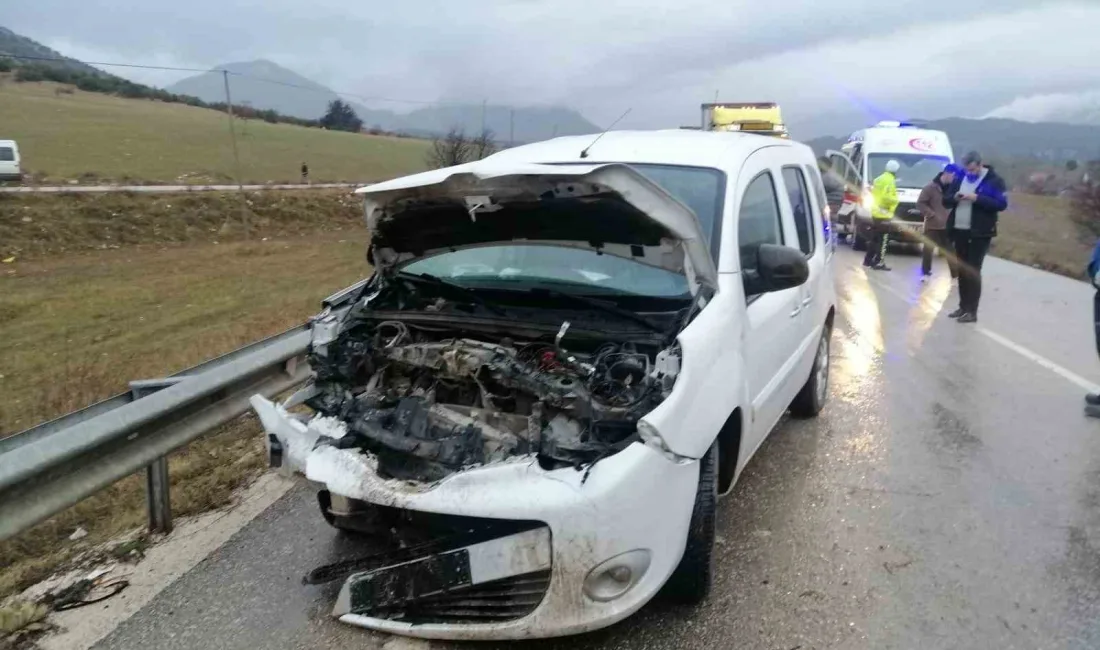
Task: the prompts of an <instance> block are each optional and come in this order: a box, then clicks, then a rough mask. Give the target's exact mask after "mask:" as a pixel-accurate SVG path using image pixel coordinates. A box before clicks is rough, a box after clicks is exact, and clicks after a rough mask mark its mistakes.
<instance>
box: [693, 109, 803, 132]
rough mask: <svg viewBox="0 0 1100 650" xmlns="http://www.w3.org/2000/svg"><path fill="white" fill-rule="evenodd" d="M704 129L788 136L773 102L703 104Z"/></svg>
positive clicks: (785, 126) (781, 117)
mask: <svg viewBox="0 0 1100 650" xmlns="http://www.w3.org/2000/svg"><path fill="white" fill-rule="evenodd" d="M702 108H703V127H702V128H703V130H704V131H742V132H745V133H756V134H759V135H772V136H776V137H779V138H790V137H791V136H790V134H788V133H787V125H786V124H784V123H783V116H782V114H781V112H780V110H779V104H776V103H775V102H756V103H746V102H737V103H728V102H727V103H718V104H703V107H702Z"/></svg>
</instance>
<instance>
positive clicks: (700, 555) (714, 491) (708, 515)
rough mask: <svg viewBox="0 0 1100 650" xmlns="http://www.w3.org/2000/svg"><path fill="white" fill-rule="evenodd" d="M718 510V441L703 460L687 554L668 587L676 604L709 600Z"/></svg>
mask: <svg viewBox="0 0 1100 650" xmlns="http://www.w3.org/2000/svg"><path fill="white" fill-rule="evenodd" d="M717 510H718V441H715V442H714V444H712V445H711V446H710V449H709V450H708V451H707V453H706V455H705V456H703V459H702V460H701V461H699V487H698V488H697V489H696V490H695V505H694V507H693V508H692V510H691V525H690V526H689V527H688V536H687V546H686V547H685V548H684V557H683V558H682V559H681V560H680V564H679V565H678V566H677V567H676V570H675V571H673V573H672V576H670V577H669V579H668V582H666V583H665V586H664V596H665V597H666V598H667V599H668V600H670V601H672V602H675V603H680V604H683V605H696V604H698V603H701V602H703V601H704V600H706V597H707V596H708V595H709V594H710V588H711V585H712V584H713V582H714V538H715V526H716V517H717Z"/></svg>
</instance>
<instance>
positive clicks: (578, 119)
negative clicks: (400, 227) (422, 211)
mask: <svg viewBox="0 0 1100 650" xmlns="http://www.w3.org/2000/svg"><path fill="white" fill-rule="evenodd" d="M217 69H225V70H229V71H230V72H232V73H235V74H233V75H232V76H231V77H230V88H231V92H232V95H233V102H234V103H235V104H240V103H248V104H249V105H251V106H252V107H253V108H257V109H273V110H276V111H279V112H280V113H284V114H286V115H294V116H295V117H301V118H305V119H318V118H320V117H321V116H322V115H323V114H324V112H325V108H326V107H327V106H328V103H329V102H330V101H332V100H334V99H337V97H338V95H337V94H336V93H335V92H334V91H332V90H331V89H329V88H326V87H325V86H322V85H321V84H318V83H316V82H314V81H311V80H309V79H307V78H305V77H303V76H301V75H299V74H298V73H296V72H294V71H292V70H288V69H287V68H284V67H282V66H280V65H278V64H277V63H273V62H271V61H265V60H258V61H248V62H242V63H229V64H225V65H222V66H217ZM166 90H168V91H169V92H173V93H178V94H181V95H192V96H195V97H198V98H199V99H202V100H204V101H207V102H220V101H225V87H224V81H223V79H222V75H221V74H220V73H218V72H207V73H203V74H200V75H198V76H195V77H189V78H187V79H184V80H182V81H180V82H177V83H175V84H173V85H171V86H169V87H168V88H167V89H166ZM351 105H352V108H354V109H355V112H356V114H357V115H359V117H360V119H362V120H363V123H364V124H366V125H367V126H376V127H379V128H381V129H385V130H387V131H398V132H403V133H409V134H411V135H434V134H439V133H445V132H446V131H448V130H450V128H451V127H455V126H457V127H459V128H462V129H464V130H465V131H466V132H468V133H473V132H478V131H480V130H481V125H482V110H483V107H482V105H481V104H454V105H442V106H430V107H425V108H421V109H418V110H415V111H412V112H411V113H406V114H402V113H396V112H393V111H387V110H377V109H371V108H366V107H364V106H363V105H361V104H357V103H355V102H351ZM484 124H485V126H486V127H487V128H489V129H491V130H492V131H493V132H494V133H495V134H496V136H497V138H498V139H499V140H501V141H507V140H508V139H509V134H510V133H512V132H514V140H515V141H516V142H531V141H535V140H542V139H545V138H549V137H551V136H553V135H555V134H556V135H580V134H585V133H595V132H598V131H600V129H599V128H598V127H596V125H594V124H592V123H591V122H589V121H588V120H586V119H585V118H584V117H583V116H581V115H580V113H577V112H576V111H574V110H572V109H569V108H562V107H515V108H513V107H508V106H497V105H493V106H486V107H484Z"/></svg>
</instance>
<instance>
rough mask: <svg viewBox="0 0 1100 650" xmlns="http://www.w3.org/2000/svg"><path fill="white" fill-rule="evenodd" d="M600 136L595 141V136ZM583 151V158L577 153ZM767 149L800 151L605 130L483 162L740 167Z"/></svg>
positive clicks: (723, 137)
mask: <svg viewBox="0 0 1100 650" xmlns="http://www.w3.org/2000/svg"><path fill="white" fill-rule="evenodd" d="M597 137H599V140H598V141H597V140H596V138H597ZM586 147H589V149H588V157H586V158H581V156H580V154H581V151H583V150H584V149H585V148H586ZM766 147H788V148H792V149H797V148H803V149H805V153H806V154H807V155H809V156H810V157H811V158H812V157H813V152H812V151H811V150H810V149H809V147H807V146H806V145H804V144H801V143H798V142H794V141H791V140H785V139H781V138H776V137H773V136H766V135H751V134H747V133H736V132H721V131H695V130H688V129H668V130H662V131H608V132H607V133H605V134H604V135H603V136H602V137H600V136H599V134H598V133H593V134H591V135H582V136H568V137H561V138H554V139H552V140H546V141H544V142H537V143H535V144H527V145H521V146H518V147H513V148H511V149H505V150H504V151H501V152H499V153H496V154H494V155H492V156H490V157H489V158H487V159H486V160H491V161H500V162H530V163H543V164H561V163H570V164H581V165H585V164H599V163H607V162H618V163H639V164H645V163H649V164H664V165H685V166H696V167H715V168H719V169H722V168H726V169H731V168H732V169H734V170H736V169H739V168H740V166H741V161H742V160H744V159H745V158H747V157H748V156H749V155H750V154H752V153H753V152H754V151H757V150H759V149H763V148H766Z"/></svg>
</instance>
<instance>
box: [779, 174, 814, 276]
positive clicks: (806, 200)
mask: <svg viewBox="0 0 1100 650" xmlns="http://www.w3.org/2000/svg"><path fill="white" fill-rule="evenodd" d="M783 185H784V186H785V187H786V188H787V197H788V198H790V200H791V212H792V213H793V214H794V227H795V230H796V231H797V232H798V248H799V249H800V250H801V251H802V252H803V253H805V254H806V255H813V253H814V248H815V244H816V242H817V237H815V236H814V226H813V206H812V205H811V204H810V194H809V192H808V191H807V188H806V176H805V175H804V174H803V173H802V170H801V169H800V168H798V167H784V168H783Z"/></svg>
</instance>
